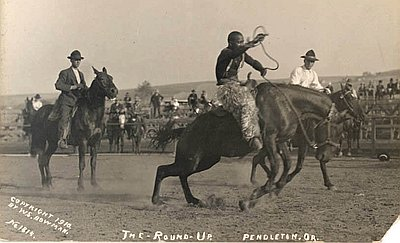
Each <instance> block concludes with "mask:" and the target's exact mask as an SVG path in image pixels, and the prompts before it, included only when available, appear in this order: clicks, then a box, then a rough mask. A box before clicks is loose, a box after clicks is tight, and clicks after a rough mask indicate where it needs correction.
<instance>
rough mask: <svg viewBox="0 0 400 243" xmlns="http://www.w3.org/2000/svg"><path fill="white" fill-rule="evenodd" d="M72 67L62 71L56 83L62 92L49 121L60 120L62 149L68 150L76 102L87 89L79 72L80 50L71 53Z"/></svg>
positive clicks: (60, 145)
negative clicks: (83, 90)
mask: <svg viewBox="0 0 400 243" xmlns="http://www.w3.org/2000/svg"><path fill="white" fill-rule="evenodd" d="M67 58H68V59H70V62H71V67H69V68H68V69H65V70H62V71H61V72H60V74H59V76H58V79H57V81H56V83H55V86H56V89H57V90H60V91H61V94H60V96H59V97H58V99H57V101H56V104H55V106H54V109H53V111H52V113H51V114H50V116H49V120H51V121H55V120H57V119H58V118H60V121H59V123H58V128H59V139H60V140H59V141H58V146H59V147H60V148H68V144H67V137H68V134H69V131H70V121H71V118H72V113H73V110H74V107H75V106H76V102H77V101H78V99H79V98H80V97H81V90H82V89H87V86H86V82H85V78H84V76H83V73H82V72H81V71H79V69H78V68H79V65H80V63H81V60H82V59H83V57H82V56H81V53H80V52H79V51H78V50H75V51H73V52H72V53H71V55H70V56H69V57H67Z"/></svg>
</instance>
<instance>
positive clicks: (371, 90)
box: [357, 78, 400, 100]
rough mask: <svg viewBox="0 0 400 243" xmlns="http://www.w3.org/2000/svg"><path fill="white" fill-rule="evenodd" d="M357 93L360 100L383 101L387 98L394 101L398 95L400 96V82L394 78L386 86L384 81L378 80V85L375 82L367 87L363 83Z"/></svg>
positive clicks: (370, 82)
mask: <svg viewBox="0 0 400 243" xmlns="http://www.w3.org/2000/svg"><path fill="white" fill-rule="evenodd" d="M357 93H358V96H359V97H360V99H376V100H381V99H384V98H385V97H387V98H389V99H394V98H395V97H396V95H397V94H400V87H399V80H398V79H396V81H394V79H393V78H390V79H389V82H388V83H387V84H386V85H385V84H384V82H383V80H378V83H377V84H376V85H375V83H374V82H373V81H369V82H368V84H367V85H366V84H365V83H363V82H361V83H360V85H359V87H358V90H357Z"/></svg>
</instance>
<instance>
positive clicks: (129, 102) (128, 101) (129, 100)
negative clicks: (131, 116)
mask: <svg viewBox="0 0 400 243" xmlns="http://www.w3.org/2000/svg"><path fill="white" fill-rule="evenodd" d="M124 105H125V107H126V108H127V109H129V108H130V107H131V106H132V98H131V96H130V95H129V92H126V93H125V97H124Z"/></svg>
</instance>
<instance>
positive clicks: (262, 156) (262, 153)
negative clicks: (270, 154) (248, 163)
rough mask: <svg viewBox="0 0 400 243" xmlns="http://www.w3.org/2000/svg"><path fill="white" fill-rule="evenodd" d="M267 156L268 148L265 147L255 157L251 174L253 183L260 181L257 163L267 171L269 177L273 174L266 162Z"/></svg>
mask: <svg viewBox="0 0 400 243" xmlns="http://www.w3.org/2000/svg"><path fill="white" fill-rule="evenodd" d="M266 156H267V152H266V150H265V149H264V148H263V149H261V150H260V151H259V152H258V153H257V154H256V155H255V156H254V157H253V163H252V167H251V176H250V182H251V184H253V185H257V184H258V182H257V181H256V171H257V165H260V166H261V167H262V168H263V169H264V171H265V173H267V175H268V177H270V176H271V171H270V170H269V168H268V167H267V165H266V164H265V157H266Z"/></svg>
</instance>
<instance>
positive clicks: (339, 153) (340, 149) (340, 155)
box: [337, 134, 344, 157]
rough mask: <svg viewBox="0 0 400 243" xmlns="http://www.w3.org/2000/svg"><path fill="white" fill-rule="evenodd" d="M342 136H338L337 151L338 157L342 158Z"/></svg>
mask: <svg viewBox="0 0 400 243" xmlns="http://www.w3.org/2000/svg"><path fill="white" fill-rule="evenodd" d="M343 139H344V138H343V134H342V135H341V136H340V138H339V150H338V154H337V156H338V157H342V156H343Z"/></svg>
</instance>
